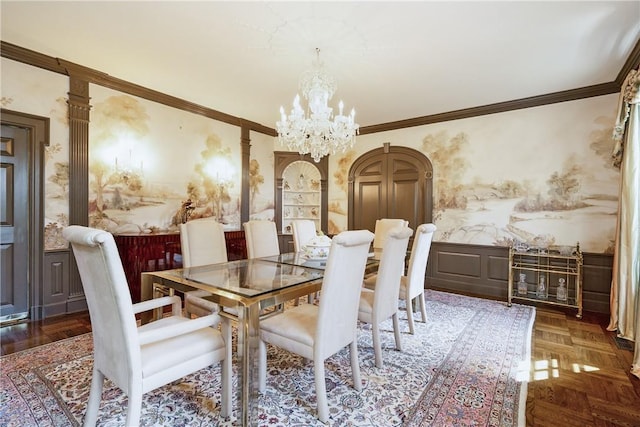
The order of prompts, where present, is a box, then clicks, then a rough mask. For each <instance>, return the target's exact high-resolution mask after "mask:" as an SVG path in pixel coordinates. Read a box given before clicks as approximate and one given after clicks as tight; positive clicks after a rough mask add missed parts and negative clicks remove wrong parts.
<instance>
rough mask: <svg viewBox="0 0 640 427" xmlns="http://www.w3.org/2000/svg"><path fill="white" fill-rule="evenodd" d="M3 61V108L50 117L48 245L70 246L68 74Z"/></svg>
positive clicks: (46, 157)
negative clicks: (65, 236)
mask: <svg viewBox="0 0 640 427" xmlns="http://www.w3.org/2000/svg"><path fill="white" fill-rule="evenodd" d="M0 64H1V66H2V91H1V93H2V98H1V99H0V105H1V106H2V108H6V109H9V110H13V111H19V112H24V113H28V114H33V115H36V116H42V117H48V118H49V119H50V121H49V132H50V134H49V146H48V147H46V148H45V153H44V162H45V164H44V170H45V172H44V177H45V182H44V190H45V193H46V196H45V197H44V216H45V218H44V222H45V223H44V225H43V226H44V249H45V250H54V249H63V248H66V247H67V242H66V241H65V240H64V239H63V238H62V228H63V227H66V226H67V225H68V224H69V191H68V190H69V188H68V187H69V123H68V120H67V117H68V112H67V92H68V90H69V82H68V78H67V77H65V76H61V75H58V74H55V73H51V72H48V71H44V70H42V69H40V68H36V67H31V66H28V65H24V64H22V63H20V62H15V61H11V60H9V59H5V58H2V60H1V62H0Z"/></svg>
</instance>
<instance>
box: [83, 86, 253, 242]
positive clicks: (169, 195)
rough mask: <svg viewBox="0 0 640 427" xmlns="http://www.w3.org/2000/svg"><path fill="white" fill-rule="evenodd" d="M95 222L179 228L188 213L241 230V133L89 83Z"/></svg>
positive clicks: (126, 228) (127, 228) (117, 228)
mask: <svg viewBox="0 0 640 427" xmlns="http://www.w3.org/2000/svg"><path fill="white" fill-rule="evenodd" d="M90 92H91V95H92V105H93V108H92V112H91V124H90V130H89V135H90V136H89V141H90V144H89V145H90V152H89V159H90V160H89V175H90V176H89V191H90V192H89V197H90V200H89V216H90V218H89V223H90V225H91V226H93V227H97V228H102V229H105V230H108V231H110V232H113V233H140V232H142V233H147V232H158V231H171V230H176V229H177V227H178V225H179V224H180V223H181V222H182V220H183V215H188V217H189V218H190V219H195V218H201V217H215V218H216V219H217V220H218V221H219V222H221V223H222V224H224V225H225V228H227V229H230V230H236V229H239V228H240V192H241V189H240V182H241V163H240V129H239V128H238V127H235V126H230V125H227V124H224V123H220V122H216V121H213V120H211V119H207V118H205V117H202V116H198V115H194V114H190V113H185V112H182V111H180V110H176V109H173V108H169V107H166V106H163V105H160V104H156V103H153V102H149V101H145V100H142V99H139V98H136V97H133V96H129V95H125V94H120V93H118V92H114V91H112V90H109V89H105V88H102V87H99V86H91V88H90Z"/></svg>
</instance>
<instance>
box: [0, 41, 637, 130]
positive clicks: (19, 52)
mask: <svg viewBox="0 0 640 427" xmlns="http://www.w3.org/2000/svg"><path fill="white" fill-rule="evenodd" d="M0 55H1V56H2V57H4V58H8V59H12V60H14V61H18V62H23V63H25V64H28V65H33V66H36V67H40V68H44V69H46V70H49V71H53V72H55V73H59V74H65V75H70V73H71V72H73V73H74V74H77V75H79V76H82V77H83V78H84V79H86V80H87V81H88V82H90V83H95V84H98V85H101V86H105V87H108V88H111V89H114V90H117V91H121V92H124V93H128V94H130V95H134V96H138V97H140V98H144V99H148V100H150V101H154V102H158V103H161V104H164V105H167V106H170V107H174V108H178V109H181V110H184V111H188V112H191V113H194V114H199V115H202V116H205V117H209V118H211V119H214V120H218V121H221V122H224V123H229V124H232V125H236V126H247V127H249V129H250V130H253V131H256V132H260V133H263V134H265V135H268V136H273V137H275V136H278V133H277V132H276V130H275V129H274V128H271V127H268V126H264V125H261V124H259V123H256V122H253V121H250V120H246V119H241V118H238V117H235V116H231V115H229V114H226V113H222V112H220V111H217V110H213V109H211V108H207V107H204V106H201V105H198V104H195V103H192V102H189V101H185V100H183V99H180V98H176V97H173V96H170V95H167V94H164V93H161V92H158V91H155V90H152V89H148V88H145V87H143V86H139V85H136V84H133V83H129V82H126V81H124V80H121V79H118V78H115V77H112V76H110V75H108V74H106V73H103V72H100V71H97V70H94V69H91V68H88V67H84V66H82V65H78V64H75V63H73V62H69V61H65V60H64V59H60V58H53V57H50V56H47V55H44V54H41V53H38V52H35V51H32V50H29V49H25V48H22V47H19V46H16V45H14V44H11V43H7V42H5V41H0ZM639 64H640V40H639V41H638V42H637V43H636V45H635V47H634V48H633V50H632V51H631V54H630V55H629V57H628V58H627V61H626V62H625V64H624V66H623V67H622V69H621V70H620V72H619V73H618V76H617V77H616V79H615V80H614V81H612V82H609V83H601V84H597V85H592V86H586V87H582V88H577V89H571V90H566V91H561V92H554V93H550V94H545V95H538V96H532V97H528V98H522V99H517V100H513V101H505V102H498V103H495V104H489V105H483V106H477V107H471V108H465V109H461V110H454V111H449V112H445V113H439V114H432V115H428V116H421V117H415V118H411V119H405V120H398V121H395V122H388V123H380V124H376V125H370V126H363V127H361V128H360V135H367V134H371V133H377V132H385V131H389V130H397V129H403V128H409V127H414V126H423V125H428V124H433V123H440V122H447V121H451V120H460V119H465V118H469V117H477V116H483V115H487V114H495V113H502V112H506V111H512V110H519V109H524V108H532V107H539V106H541V105H547V104H554V103H558V102H566V101H574V100H578V99H583V98H590V97H594V96H602V95H610V94H612V93H618V92H620V88H621V87H622V83H623V82H624V79H625V78H626V76H627V74H628V73H629V71H631V69H632V68H635V67H637V66H638V65H639Z"/></svg>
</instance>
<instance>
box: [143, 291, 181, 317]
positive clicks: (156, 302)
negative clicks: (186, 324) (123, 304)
mask: <svg viewBox="0 0 640 427" xmlns="http://www.w3.org/2000/svg"><path fill="white" fill-rule="evenodd" d="M165 305H172V306H173V307H172V311H173V315H174V316H175V315H178V314H180V313H181V312H182V300H181V299H180V297H179V296H176V295H174V296H171V297H168V296H167V297H161V298H153V299H150V300H146V301H142V302H138V303H135V304H133V313H134V314H137V313H142V312H143V311H149V310H153V309H155V308H159V307H164V306H165Z"/></svg>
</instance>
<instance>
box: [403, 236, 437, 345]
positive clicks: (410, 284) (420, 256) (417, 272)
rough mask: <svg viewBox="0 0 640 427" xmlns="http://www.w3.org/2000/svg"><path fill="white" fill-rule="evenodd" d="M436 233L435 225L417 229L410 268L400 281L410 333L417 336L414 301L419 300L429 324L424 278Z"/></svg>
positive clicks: (425, 319)
mask: <svg viewBox="0 0 640 427" xmlns="http://www.w3.org/2000/svg"><path fill="white" fill-rule="evenodd" d="M435 231H436V226H435V225H434V224H421V225H419V226H418V228H417V229H416V233H415V236H414V238H413V246H412V247H411V257H410V258H409V268H408V269H407V274H406V276H402V279H401V280H400V299H403V300H405V304H406V308H407V319H408V320H409V332H410V333H411V334H415V326H414V320H413V301H414V300H415V299H416V298H418V304H419V305H420V312H421V314H422V321H423V322H424V323H426V322H427V308H426V305H425V301H424V278H425V273H426V270H427V261H428V259H429V250H430V249H431V241H432V240H433V233H435Z"/></svg>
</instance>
